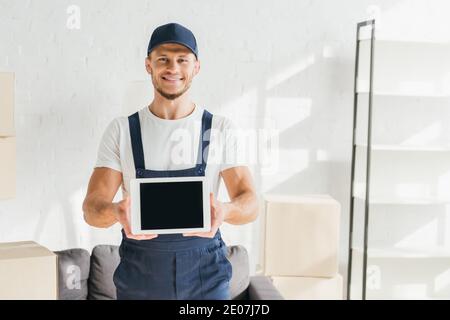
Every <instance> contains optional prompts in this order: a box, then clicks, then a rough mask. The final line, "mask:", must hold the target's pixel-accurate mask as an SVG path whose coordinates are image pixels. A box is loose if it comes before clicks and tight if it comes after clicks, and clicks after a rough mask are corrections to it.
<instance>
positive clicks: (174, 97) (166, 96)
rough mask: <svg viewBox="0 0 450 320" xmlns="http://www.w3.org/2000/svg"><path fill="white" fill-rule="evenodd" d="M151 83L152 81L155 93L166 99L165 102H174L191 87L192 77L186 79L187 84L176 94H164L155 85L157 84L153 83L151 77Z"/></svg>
mask: <svg viewBox="0 0 450 320" xmlns="http://www.w3.org/2000/svg"><path fill="white" fill-rule="evenodd" d="M152 81H153V86H154V87H155V89H156V91H158V92H159V94H160V95H162V96H163V97H164V98H166V99H167V100H175V99H177V98H178V97H180V96H182V95H183V94H184V93H185V92H186V91H188V90H189V88H190V87H191V83H192V77H190V78H189V79H188V82H187V84H186V85H185V86H184V88H183V89H181V91H179V92H176V93H167V92H164V91H163V89H162V88H161V87H159V86H158V85H157V82H156V81H155V79H153V77H152Z"/></svg>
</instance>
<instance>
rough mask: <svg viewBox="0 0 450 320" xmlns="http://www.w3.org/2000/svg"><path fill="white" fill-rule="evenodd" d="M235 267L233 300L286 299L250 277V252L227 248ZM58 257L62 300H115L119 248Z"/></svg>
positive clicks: (75, 251) (72, 252) (73, 251)
mask: <svg viewBox="0 0 450 320" xmlns="http://www.w3.org/2000/svg"><path fill="white" fill-rule="evenodd" d="M227 250H228V259H229V261H230V262H231V265H232V266H233V276H232V279H231V284H230V285H231V298H232V299H233V300H246V299H249V300H280V299H283V298H282V296H281V295H280V293H279V292H278V290H277V289H276V288H275V287H274V286H273V284H272V281H271V280H270V278H268V277H264V276H249V262H248V254H247V250H246V249H245V248H244V247H243V246H228V247H227ZM55 254H57V255H58V268H59V279H58V280H59V281H58V283H59V299H60V300H115V299H116V288H115V286H114V283H113V280H112V278H113V273H114V270H115V269H116V267H117V265H118V264H119V252H118V246H114V245H98V246H96V247H95V248H94V249H93V250H92V255H90V254H89V252H88V251H87V250H85V249H80V248H76V249H67V250H63V251H55Z"/></svg>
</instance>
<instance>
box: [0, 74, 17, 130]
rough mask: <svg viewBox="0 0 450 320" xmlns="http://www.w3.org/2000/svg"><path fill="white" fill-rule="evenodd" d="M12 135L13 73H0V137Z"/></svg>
mask: <svg viewBox="0 0 450 320" xmlns="http://www.w3.org/2000/svg"><path fill="white" fill-rule="evenodd" d="M14 135H15V130H14V73H11V72H0V137H9V136H14Z"/></svg>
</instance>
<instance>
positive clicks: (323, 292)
mask: <svg viewBox="0 0 450 320" xmlns="http://www.w3.org/2000/svg"><path fill="white" fill-rule="evenodd" d="M271 278H272V281H273V284H274V286H275V287H276V288H277V289H278V291H280V293H281V295H282V296H283V297H284V298H285V299H288V300H342V299H343V298H344V291H343V282H344V281H343V278H342V276H341V275H340V274H337V275H336V276H335V277H333V278H317V277H316V278H313V277H271Z"/></svg>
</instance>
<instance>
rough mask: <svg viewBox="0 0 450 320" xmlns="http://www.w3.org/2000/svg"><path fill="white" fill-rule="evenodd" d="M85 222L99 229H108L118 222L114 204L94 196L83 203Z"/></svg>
mask: <svg viewBox="0 0 450 320" xmlns="http://www.w3.org/2000/svg"><path fill="white" fill-rule="evenodd" d="M83 212H84V220H85V221H86V222H87V223H88V224H89V225H91V226H93V227H97V228H108V227H110V226H112V225H113V224H115V223H116V222H117V218H116V216H115V215H114V204H113V203H111V202H107V201H104V200H102V199H101V198H100V197H95V196H92V197H90V198H87V199H86V200H85V201H84V203H83Z"/></svg>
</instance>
